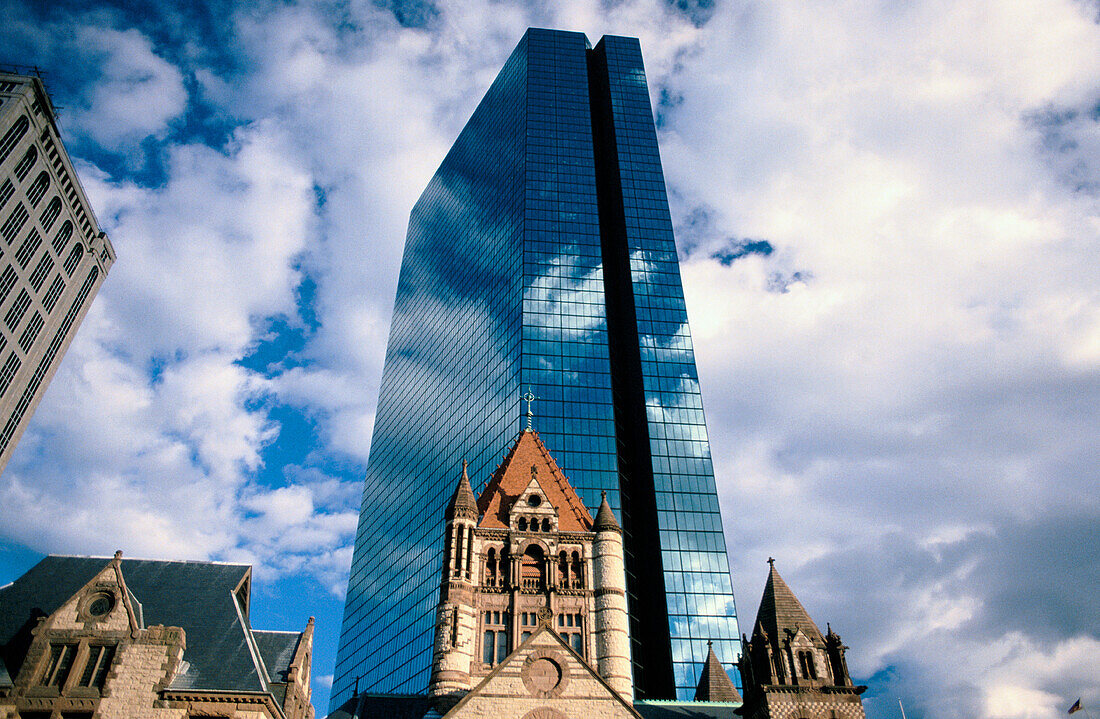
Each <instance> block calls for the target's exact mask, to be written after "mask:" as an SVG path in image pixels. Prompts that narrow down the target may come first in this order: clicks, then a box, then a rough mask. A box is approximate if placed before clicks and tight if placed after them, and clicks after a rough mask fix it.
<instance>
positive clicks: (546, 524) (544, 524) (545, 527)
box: [542, 519, 550, 532]
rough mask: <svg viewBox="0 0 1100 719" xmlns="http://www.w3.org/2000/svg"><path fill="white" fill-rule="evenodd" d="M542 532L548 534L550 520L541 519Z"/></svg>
mask: <svg viewBox="0 0 1100 719" xmlns="http://www.w3.org/2000/svg"><path fill="white" fill-rule="evenodd" d="M542 531H544V532H549V531H550V520H549V519H543V520H542Z"/></svg>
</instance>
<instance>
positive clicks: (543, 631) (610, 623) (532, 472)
mask: <svg viewBox="0 0 1100 719" xmlns="http://www.w3.org/2000/svg"><path fill="white" fill-rule="evenodd" d="M445 521H446V528H445V532H446V535H445V544H444V569H443V577H442V583H441V587H440V600H439V609H438V621H437V624H436V627H437V628H436V637H435V648H434V654H433V662H432V675H431V681H430V683H429V686H428V693H429V694H430V696H431V697H432V699H433V700H434V708H435V710H436V711H438V712H440V713H442V714H443V715H444V716H446V717H448V719H451V718H454V719H460V718H461V717H481V716H486V715H489V714H491V715H493V716H494V717H498V718H499V719H506V718H507V717H516V719H521V718H524V719H536V718H538V719H557V717H561V716H585V717H608V718H609V719H610V718H611V717H637V716H639V715H638V714H637V712H635V711H634V708H633V706H632V704H631V699H632V695H633V691H632V689H631V680H630V647H629V636H628V631H629V629H628V620H627V613H626V592H625V576H624V573H623V544H622V530H621V529H620V528H619V525H618V523H617V522H616V521H615V517H614V515H613V514H612V512H611V508H610V507H609V506H608V504H607V498H606V496H605V497H604V499H603V502H602V503H601V504H600V507H599V509H598V510H597V512H596V518H595V519H593V518H592V515H591V514H590V513H589V511H588V509H587V508H586V507H585V506H584V503H583V502H582V501H581V499H580V497H578V496H577V493H576V492H575V491H574V490H573V487H572V486H570V484H569V481H568V480H567V479H566V477H565V475H564V474H563V473H562V471H561V469H559V468H558V466H557V463H556V462H555V461H554V459H553V457H551V456H550V453H549V452H548V451H547V449H546V447H545V446H544V445H543V443H542V441H541V440H540V439H539V437H538V435H537V434H536V433H535V432H533V431H530V430H528V431H525V432H522V433H521V434H520V435H519V437H518V438H517V440H516V441H515V443H514V444H513V445H512V448H511V450H510V451H509V452H508V455H507V456H506V457H505V458H504V461H503V462H502V463H501V465H500V467H499V468H498V469H497V471H496V472H495V473H494V474H493V477H492V479H491V480H490V482H489V485H488V486H487V487H486V488H485V491H484V492H483V493H482V495H481V497H480V498H477V499H475V497H474V493H473V489H472V488H471V487H470V480H469V478H468V477H467V475H466V468H465V466H463V470H462V476H461V478H460V479H459V482H458V487H457V489H456V490H455V493H454V497H453V498H452V499H451V502H450V504H449V505H448V507H447V511H446V514H445Z"/></svg>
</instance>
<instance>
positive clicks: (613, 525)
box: [593, 492, 623, 534]
mask: <svg viewBox="0 0 1100 719" xmlns="http://www.w3.org/2000/svg"><path fill="white" fill-rule="evenodd" d="M600 495H601V497H600V508H599V509H598V510H596V524H595V525H594V527H593V529H595V530H596V531H597V532H618V533H619V534H622V532H623V530H622V527H620V526H619V523H618V522H616V521H615V514H614V512H612V511H611V505H610V504H608V503H607V492H600Z"/></svg>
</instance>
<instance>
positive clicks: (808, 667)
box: [798, 652, 817, 679]
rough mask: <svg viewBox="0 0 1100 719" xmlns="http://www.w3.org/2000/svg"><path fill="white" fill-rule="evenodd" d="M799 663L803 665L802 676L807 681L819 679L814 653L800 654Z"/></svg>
mask: <svg viewBox="0 0 1100 719" xmlns="http://www.w3.org/2000/svg"><path fill="white" fill-rule="evenodd" d="M798 663H799V664H801V665H802V676H803V677H804V678H806V679H817V667H816V666H814V655H813V652H799V653H798Z"/></svg>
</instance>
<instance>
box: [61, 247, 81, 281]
mask: <svg viewBox="0 0 1100 719" xmlns="http://www.w3.org/2000/svg"><path fill="white" fill-rule="evenodd" d="M83 257H84V245H82V244H80V243H79V242H78V243H77V244H75V245H73V249H72V252H70V253H69V256H68V257H66V258H65V274H67V275H68V276H69V277H72V276H73V270H75V269H76V266H77V265H79V264H80V260H81V258H83Z"/></svg>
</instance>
